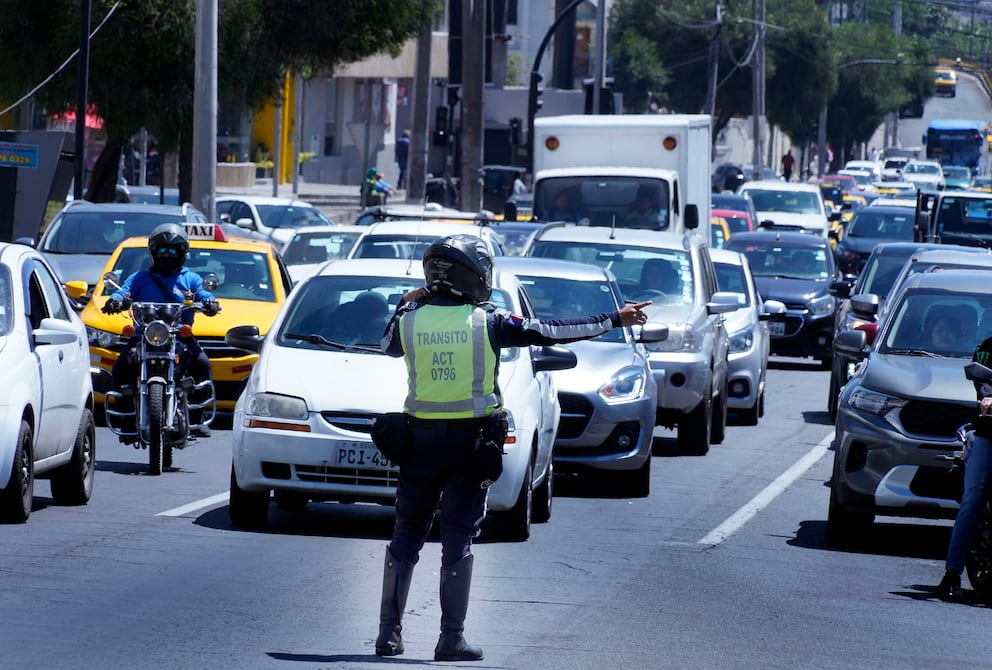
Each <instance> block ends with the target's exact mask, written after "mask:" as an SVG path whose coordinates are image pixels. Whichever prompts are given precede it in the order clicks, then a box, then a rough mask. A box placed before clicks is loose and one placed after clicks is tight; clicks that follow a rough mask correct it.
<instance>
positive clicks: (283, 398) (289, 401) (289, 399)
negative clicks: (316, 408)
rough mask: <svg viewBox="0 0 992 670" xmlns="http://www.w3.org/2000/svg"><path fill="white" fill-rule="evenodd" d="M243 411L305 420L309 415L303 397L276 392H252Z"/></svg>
mask: <svg viewBox="0 0 992 670" xmlns="http://www.w3.org/2000/svg"><path fill="white" fill-rule="evenodd" d="M245 413H246V414H248V415H251V416H264V417H269V418H272V419H293V420H295V421H305V420H306V419H307V418H308V417H309V416H310V415H309V412H307V403H306V401H305V400H304V399H303V398H297V397H295V396H291V395H279V394H277V393H256V394H254V395H253V396H251V398H249V399H248V403H247V404H246V405H245Z"/></svg>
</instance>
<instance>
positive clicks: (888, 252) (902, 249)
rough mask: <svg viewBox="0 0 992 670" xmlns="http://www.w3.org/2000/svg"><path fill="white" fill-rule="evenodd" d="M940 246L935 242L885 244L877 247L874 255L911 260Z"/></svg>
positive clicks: (873, 252)
mask: <svg viewBox="0 0 992 670" xmlns="http://www.w3.org/2000/svg"><path fill="white" fill-rule="evenodd" d="M940 246H941V245H939V244H936V243H935V242H883V243H881V244H876V245H875V249H874V250H873V251H872V254H874V255H876V256H905V257H907V258H909V257H910V256H912V255H913V254H915V253H917V252H919V251H924V250H926V249H937V248H939V247H940ZM944 246H946V245H944Z"/></svg>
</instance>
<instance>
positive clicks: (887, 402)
mask: <svg viewBox="0 0 992 670" xmlns="http://www.w3.org/2000/svg"><path fill="white" fill-rule="evenodd" d="M849 402H850V403H851V407H853V408H854V409H857V410H861V411H862V412H868V413H869V414H877V415H878V416H884V415H885V414H887V413H888V412H889V410H891V409H896V408H901V407H905V406H906V403H907V402H908V401H907V400H906V399H904V398H896V397H894V396H890V395H886V394H885V393H879V392H878V391H871V390H869V389H866V388H864V387H861V388H858V389H855V391H854V392H853V393H851V396H850V399H849Z"/></svg>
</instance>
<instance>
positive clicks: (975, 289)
mask: <svg viewBox="0 0 992 670" xmlns="http://www.w3.org/2000/svg"><path fill="white" fill-rule="evenodd" d="M988 277H989V274H988V271H974V270H943V269H942V270H940V271H929V272H922V273H919V274H917V275H916V276H914V277H913V278H911V279H910V280H909V281H908V282H907V283H906V284H904V285H903V288H902V289H901V290H900V291H899V292H898V293H895V294H893V295H890V296H889V298H888V299H887V300H886V303H885V304H886V305H887V306H890V309H889V310H888V314H887V316H886V317H885V319H884V320H882V322H881V324H880V330H879V332H878V334H877V335H876V336H875V339H874V342H873V344H872V345H871V346H870V347H869V346H867V345H866V333H865V332H864V331H863V330H846V331H843V332H841V333H839V334H838V335H837V339H836V340H835V341H834V346H835V347H836V348H837V350H838V351H842V352H843V353H845V354H846V355H849V356H851V357H855V358H860V359H863V362H862V363H861V364H860V365H858V366H857V367H856V368H855V373H854V375H853V376H852V377H851V379H850V380H849V381H848V383H847V385H846V386H845V387H844V388H843V390H842V391H841V393H840V397H839V399H838V404H837V420H836V440H835V445H834V446H835V451H834V466H833V477H832V480H831V487H830V506H829V509H828V512H827V539H828V540H829V541H830V542H831V543H835V544H847V543H851V542H853V541H856V540H858V539H860V538H862V537H864V536H865V535H866V534H867V532H869V531H870V529H871V526H872V523H873V522H874V520H875V516H876V515H885V516H903V517H906V516H908V517H923V518H936V519H953V518H954V516H955V514H956V512H957V508H958V503H957V501H956V497H955V494H956V492H957V490H959V487H960V482H959V480H957V477H956V476H955V475H953V474H951V472H950V466H949V464H948V463H947V462H946V460H943V459H944V458H945V457H947V456H950V455H952V453H953V452H954V451H956V450H959V449H961V447H962V444H961V442H960V441H959V440H958V439H957V437H956V432H957V428H958V427H959V426H961V425H962V424H965V423H968V422H970V421H972V420H973V419H974V418H975V415H976V404H975V389H974V386H973V384H972V382H970V381H968V380H967V379H965V376H964V366H965V364H967V363H968V361H969V360H970V358H971V355H972V352H973V351H974V349H975V346H976V345H977V344H978V342H979V341H980V340H981V339H982V333H983V332H988V330H989V329H990V328H992V285H990V283H989V281H988ZM862 307H863V308H864V309H868V308H869V305H868V304H867V301H866V304H864V305H862Z"/></svg>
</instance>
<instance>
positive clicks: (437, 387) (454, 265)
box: [375, 235, 650, 661]
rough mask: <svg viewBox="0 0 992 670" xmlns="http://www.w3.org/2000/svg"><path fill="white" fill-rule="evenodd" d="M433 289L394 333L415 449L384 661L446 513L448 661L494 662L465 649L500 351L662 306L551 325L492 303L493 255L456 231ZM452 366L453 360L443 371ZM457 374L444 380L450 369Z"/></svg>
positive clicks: (393, 351)
mask: <svg viewBox="0 0 992 670" xmlns="http://www.w3.org/2000/svg"><path fill="white" fill-rule="evenodd" d="M423 265H424V276H425V279H426V282H425V283H426V284H427V287H426V288H417V289H414V290H412V291H410V292H408V293H407V294H406V295H404V296H403V298H402V299H401V300H400V302H399V305H398V306H397V308H396V311H395V313H394V314H393V317H392V319H391V320H390V321H389V323H388V324H387V326H386V331H385V333H384V334H383V339H382V349H383V351H384V352H385V353H386V354H388V355H390V356H395V357H400V356H402V357H403V358H404V359H405V360H406V364H407V371H408V386H409V391H408V395H407V397H406V401H405V403H404V411H405V412H406V413H407V414H408V415H409V416H410V417H411V418H410V424H411V428H410V438H411V447H410V453H409V456H408V458H407V459H406V460H405V462H404V464H403V465H401V466H400V472H399V478H398V482H397V486H396V527H395V530H394V531H393V537H392V540H391V541H390V543H389V545H388V546H387V547H386V558H385V567H384V570H383V579H382V603H381V608H380V612H379V636H378V638H377V639H376V642H375V653H376V654H377V655H379V656H395V655H397V654H402V653H403V640H402V637H401V632H402V626H401V623H400V621H401V618H402V615H403V609H404V608H405V607H406V600H407V595H408V593H409V591H410V583H411V580H412V576H413V566H414V565H416V563H417V561H418V560H419V558H420V550H421V549H422V548H423V546H424V542H425V541H426V539H427V535H428V533H429V532H430V528H431V524H432V523H433V520H434V513H435V511H436V510H437V509H438V505H439V504H440V509H441V585H440V599H441V634H440V637H439V639H438V642H437V646H436V647H435V649H434V660H436V661H473V660H481V659H482V649H480V648H479V647H477V646H474V645H471V644H469V643H468V642H466V641H465V638H464V637H463V635H462V632H463V631H464V623H465V615H466V613H467V611H468V599H469V590H470V586H471V582H472V564H473V555H472V552H471V548H472V538H473V537H476V536H477V535H478V533H479V525H480V524H481V522H482V520H483V518H484V517H485V513H486V488H485V487H486V486H487V485H488V484H490V483H491V482H488V481H482V480H483V479H484V477H480V476H479V467H478V463H477V462H473V458H477V457H478V453H479V450H477V443H478V441H479V436H480V431H484V430H485V428H486V425H487V423H488V422H489V421H490V417H492V416H493V415H494V413H496V412H497V411H498V410H499V409H500V408H501V407H502V398H501V395H500V390H499V386H498V384H497V378H498V372H499V350H500V349H501V348H504V347H526V346H529V345H546V344H556V343H560V342H573V341H576V340H583V339H588V338H592V337H596V336H597V335H601V334H602V333H605V332H606V331H608V330H610V329H611V328H619V327H623V326H632V325H634V324H643V323H645V322H646V321H647V315H646V314H645V313H644V312H643V311H642V309H643V308H644V307H645V306H647V305H649V304H650V302H641V303H638V304H635V305H627V306H625V307H624V308H623V309H621V310H619V311H614V312H610V313H606V314H599V315H596V316H585V317H579V318H570V319H562V320H549V321H539V320H537V319H530V318H523V317H520V316H515V315H511V314H508V313H505V312H502V311H493V310H488V309H485V308H484V307H483V303H485V302H486V301H488V300H489V297H490V294H491V292H492V258H491V257H490V254H489V250H488V247H487V246H486V244H485V243H484V242H483V241H482V240H481V239H479V238H477V237H473V236H471V235H452V236H449V237H446V238H443V239H441V240H438V241H436V242H434V243H433V244H431V245H430V247H428V248H427V251H426V252H425V253H424V259H423ZM438 361H442V363H443V364H438V363H437V362H438ZM442 369H443V371H444V372H445V374H438V371H439V370H442Z"/></svg>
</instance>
